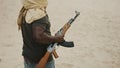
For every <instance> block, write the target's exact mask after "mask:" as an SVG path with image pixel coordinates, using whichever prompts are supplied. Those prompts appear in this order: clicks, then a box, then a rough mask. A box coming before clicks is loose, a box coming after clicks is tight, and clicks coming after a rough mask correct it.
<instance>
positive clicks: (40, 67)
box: [37, 11, 80, 68]
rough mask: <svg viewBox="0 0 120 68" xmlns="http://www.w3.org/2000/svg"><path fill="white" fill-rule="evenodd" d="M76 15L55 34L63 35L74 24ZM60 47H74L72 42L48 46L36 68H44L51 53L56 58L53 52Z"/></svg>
mask: <svg viewBox="0 0 120 68" xmlns="http://www.w3.org/2000/svg"><path fill="white" fill-rule="evenodd" d="M75 13H76V15H75V17H74V18H71V19H70V20H69V21H68V22H67V23H66V24H65V25H64V26H63V27H62V28H61V29H60V30H59V31H58V32H57V33H56V34H63V35H65V33H66V31H67V30H68V29H69V27H70V26H71V24H72V23H73V22H74V20H75V19H76V18H77V17H78V16H79V15H80V12H77V11H75ZM58 45H61V46H64V47H74V43H73V42H67V41H64V42H61V43H56V42H55V43H52V44H50V46H49V47H48V48H47V52H46V53H45V55H44V56H43V58H42V59H41V60H40V62H39V63H38V65H37V68H45V65H46V63H47V61H48V58H49V56H50V54H51V53H53V55H54V56H55V58H58V55H57V53H56V51H55V47H56V46H58Z"/></svg>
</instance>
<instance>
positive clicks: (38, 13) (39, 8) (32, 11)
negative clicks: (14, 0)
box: [17, 0, 48, 29]
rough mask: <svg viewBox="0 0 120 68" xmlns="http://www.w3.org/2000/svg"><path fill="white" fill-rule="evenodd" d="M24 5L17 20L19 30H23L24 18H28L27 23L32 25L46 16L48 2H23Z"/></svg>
mask: <svg viewBox="0 0 120 68" xmlns="http://www.w3.org/2000/svg"><path fill="white" fill-rule="evenodd" d="M22 4H23V7H22V9H21V10H20V13H19V16H18V19H17V24H18V29H20V28H21V24H22V18H23V17H26V19H27V22H28V23H31V22H32V21H34V20H37V19H39V18H42V17H43V16H45V15H46V14H45V13H46V11H45V9H46V7H47V4H48V2H47V0H22ZM28 12H29V13H28Z"/></svg>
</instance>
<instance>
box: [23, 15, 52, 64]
mask: <svg viewBox="0 0 120 68" xmlns="http://www.w3.org/2000/svg"><path fill="white" fill-rule="evenodd" d="M43 23H45V24H46V26H47V27H46V30H47V32H48V33H50V23H49V19H48V16H45V17H43V18H41V19H39V20H36V21H34V22H33V23H31V24H28V23H26V21H25V19H24V18H23V23H22V26H21V28H22V36H23V52H22V55H23V56H24V58H25V59H27V60H28V61H29V62H31V63H38V62H39V61H40V60H41V58H42V57H43V56H44V55H45V53H46V51H47V47H48V46H49V45H45V44H40V43H37V42H35V40H34V39H33V35H32V34H33V33H32V26H33V25H37V24H39V25H40V24H43ZM52 59H53V58H52V55H51V56H50V58H49V60H48V61H51V60H52Z"/></svg>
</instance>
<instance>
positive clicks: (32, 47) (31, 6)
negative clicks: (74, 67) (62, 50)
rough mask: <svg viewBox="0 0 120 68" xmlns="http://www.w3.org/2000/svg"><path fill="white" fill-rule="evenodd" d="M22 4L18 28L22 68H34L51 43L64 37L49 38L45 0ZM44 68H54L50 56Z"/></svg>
mask: <svg viewBox="0 0 120 68" xmlns="http://www.w3.org/2000/svg"><path fill="white" fill-rule="evenodd" d="M22 3H23V8H22V9H21V11H20V14H19V17H18V27H19V29H21V31H22V37H23V52H22V55H23V57H24V68H36V65H37V64H38V62H39V61H40V60H41V58H42V57H43V56H44V55H45V53H46V51H47V47H48V46H49V45H50V44H51V43H54V42H58V43H60V42H62V41H64V38H63V37H64V36H63V35H56V36H51V32H50V22H49V19H48V15H47V13H46V7H47V0H22ZM46 68H55V65H54V60H53V57H52V55H50V57H49V59H48V62H47V64H46Z"/></svg>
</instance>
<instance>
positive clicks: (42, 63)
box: [36, 51, 50, 68]
mask: <svg viewBox="0 0 120 68" xmlns="http://www.w3.org/2000/svg"><path fill="white" fill-rule="evenodd" d="M49 56H50V52H48V51H47V52H46V53H45V55H44V56H43V58H42V59H41V60H40V62H39V63H38V64H37V67H36V68H45V65H46V63H47V60H48V58H49Z"/></svg>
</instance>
